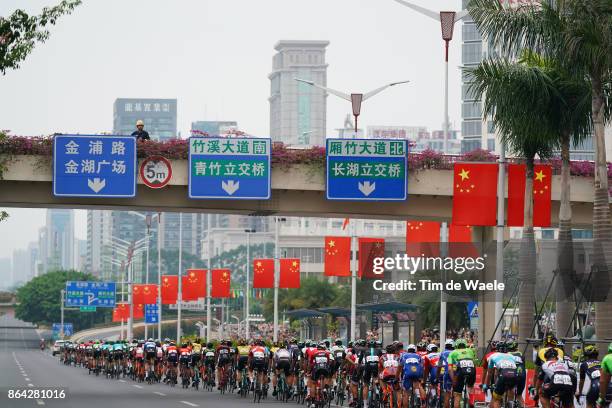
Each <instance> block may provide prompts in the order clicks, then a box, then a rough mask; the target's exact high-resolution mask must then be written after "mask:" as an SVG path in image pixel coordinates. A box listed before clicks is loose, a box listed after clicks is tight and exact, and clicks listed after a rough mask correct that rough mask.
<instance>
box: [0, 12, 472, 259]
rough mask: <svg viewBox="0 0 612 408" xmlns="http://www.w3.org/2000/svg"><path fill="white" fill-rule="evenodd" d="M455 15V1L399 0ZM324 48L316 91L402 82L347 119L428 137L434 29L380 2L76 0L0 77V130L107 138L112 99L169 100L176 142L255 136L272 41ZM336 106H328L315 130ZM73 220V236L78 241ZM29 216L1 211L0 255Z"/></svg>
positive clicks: (438, 113)
mask: <svg viewBox="0 0 612 408" xmlns="http://www.w3.org/2000/svg"><path fill="white" fill-rule="evenodd" d="M413 1H414V2H415V3H418V4H420V5H423V6H427V7H429V8H431V9H435V10H441V9H458V8H459V7H460V3H461V1H460V0H413ZM58 2H59V0H1V1H0V15H3V16H6V15H7V14H9V13H11V12H12V11H14V10H15V9H16V8H18V7H19V8H25V9H26V10H27V11H29V12H39V11H40V9H41V8H42V7H44V6H48V5H53V4H56V3H58ZM280 39H284V40H296V39H300V40H302V39H308V40H329V41H330V45H329V47H328V50H327V63H328V64H329V68H328V85H329V86H330V87H333V88H336V89H340V90H345V91H349V92H359V91H369V90H371V89H373V88H376V87H378V86H380V85H383V84H385V83H388V82H392V81H399V80H405V79H409V80H411V81H412V82H411V83H410V84H407V85H402V86H398V87H396V88H391V89H389V90H387V91H385V93H382V94H380V95H379V96H377V97H375V98H372V99H371V100H368V101H367V102H365V103H364V106H363V108H362V116H361V117H360V119H361V121H360V124H361V125H363V126H367V125H374V124H376V125H422V126H427V127H429V128H430V129H434V128H435V129H439V128H441V123H442V119H443V93H442V92H443V85H444V82H443V78H444V77H443V75H444V66H443V41H442V39H441V37H440V25H439V23H437V22H435V21H433V20H429V19H427V18H425V17H422V16H420V15H416V14H415V13H414V12H412V11H411V10H410V9H407V8H405V7H403V6H401V5H399V4H398V3H396V2H395V1H393V0H309V1H298V0H258V1H256V0H255V1H254V0H174V1H168V0H83V5H81V6H80V7H78V8H77V9H76V10H75V11H74V13H73V14H72V15H70V16H67V17H63V18H62V19H61V20H60V21H59V22H58V25H57V26H55V27H53V28H52V29H51V37H50V39H49V40H48V41H47V42H46V43H45V44H42V45H38V46H37V47H36V49H35V50H34V52H33V53H32V54H31V55H30V57H29V58H28V59H27V60H26V61H25V62H24V63H23V65H22V67H21V68H20V69H19V70H17V71H9V72H7V74H6V75H5V76H3V77H0V95H2V96H3V98H0V128H2V129H10V130H11V131H12V133H13V134H18V135H39V134H51V133H53V132H63V133H68V132H80V133H95V132H100V131H110V130H112V120H113V108H112V105H113V102H114V100H115V99H116V98H118V97H128V98H129V97H142V98H145V97H151V98H177V99H178V124H179V130H180V131H181V132H182V134H183V135H184V136H186V135H188V131H189V128H190V124H191V122H192V121H195V120H236V121H238V124H239V127H240V128H241V130H244V131H246V132H248V133H250V134H253V135H257V136H267V135H268V131H269V103H268V100H267V98H268V96H269V93H270V81H269V79H268V74H269V73H270V71H271V67H272V56H273V55H274V52H275V51H274V48H273V47H274V44H275V43H276V42H277V41H278V40H280ZM460 52H461V24H458V25H457V26H456V27H455V40H454V41H453V43H452V44H451V54H450V55H451V58H450V93H449V95H450V101H451V102H450V112H449V115H450V119H451V122H453V123H455V124H456V126H458V125H459V123H460V122H459V120H460V108H461V101H460V72H459V68H458V67H459V64H460ZM347 113H350V104H349V103H348V102H346V101H343V100H341V99H338V98H336V97H334V96H330V97H328V105H327V126H328V134H329V135H335V132H334V131H333V129H335V128H338V127H342V125H343V122H344V117H345V115H346V114H347ZM84 220H85V218H84V216H83V214H82V213H80V214H79V215H78V216H77V224H78V225H77V236H80V237H84V236H85V232H84V228H85V225H84ZM43 223H44V211H43V210H21V211H12V217H11V220H10V221H8V222H6V223H2V224H1V225H0V231H1V233H0V257H4V256H9V255H10V254H11V253H12V251H13V249H16V248H22V247H25V246H26V245H27V243H28V242H29V241H31V240H34V239H35V238H36V231H37V230H38V228H39V227H40V226H41V225H42V224H43Z"/></svg>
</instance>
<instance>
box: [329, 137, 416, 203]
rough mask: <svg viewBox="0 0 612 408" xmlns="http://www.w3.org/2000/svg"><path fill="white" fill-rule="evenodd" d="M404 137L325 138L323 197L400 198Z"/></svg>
mask: <svg viewBox="0 0 612 408" xmlns="http://www.w3.org/2000/svg"><path fill="white" fill-rule="evenodd" d="M407 147H408V144H407V142H406V140H380V139H327V186H326V192H327V199H328V200H349V201H404V200H406V198H407V197H408V150H407Z"/></svg>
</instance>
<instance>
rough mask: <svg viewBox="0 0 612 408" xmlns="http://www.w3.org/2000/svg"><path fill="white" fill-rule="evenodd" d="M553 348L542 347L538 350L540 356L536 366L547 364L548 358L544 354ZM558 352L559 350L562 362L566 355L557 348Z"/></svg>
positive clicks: (558, 353) (537, 358)
mask: <svg viewBox="0 0 612 408" xmlns="http://www.w3.org/2000/svg"><path fill="white" fill-rule="evenodd" d="M551 348H552V347H542V348H540V349H539V350H538V354H537V357H536V361H535V364H536V365H537V366H541V365H542V364H544V363H545V362H546V358H545V357H544V354H546V352H547V351H548V349H551ZM556 350H557V355H558V358H559V359H560V360H562V359H563V355H564V353H563V350H561V349H560V348H559V347H556Z"/></svg>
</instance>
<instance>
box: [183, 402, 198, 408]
mask: <svg viewBox="0 0 612 408" xmlns="http://www.w3.org/2000/svg"><path fill="white" fill-rule="evenodd" d="M180 402H182V403H183V404H185V405H189V406H190V407H199V405H198V404H194V403H193V402H188V401H180Z"/></svg>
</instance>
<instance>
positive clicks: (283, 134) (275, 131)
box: [268, 41, 329, 147]
mask: <svg viewBox="0 0 612 408" xmlns="http://www.w3.org/2000/svg"><path fill="white" fill-rule="evenodd" d="M328 45H329V41H279V42H278V43H276V45H275V46H274V49H275V50H276V51H277V53H276V54H275V55H274V57H273V60H272V73H270V75H268V78H269V79H270V98H269V101H270V136H271V138H272V141H273V142H283V143H285V144H286V145H292V146H297V147H301V146H303V147H306V146H323V145H324V143H325V137H326V129H327V123H326V114H327V93H326V92H324V91H322V90H321V89H318V88H315V87H312V86H309V85H307V84H304V83H300V82H297V81H296V80H295V78H301V79H306V80H311V81H314V82H316V83H319V84H321V85H327V64H326V62H325V49H326V47H327V46H328Z"/></svg>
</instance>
